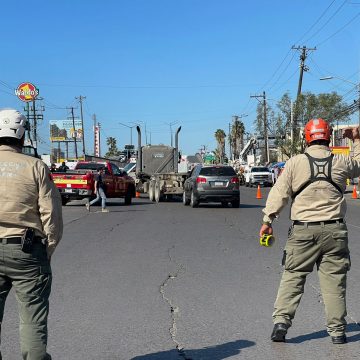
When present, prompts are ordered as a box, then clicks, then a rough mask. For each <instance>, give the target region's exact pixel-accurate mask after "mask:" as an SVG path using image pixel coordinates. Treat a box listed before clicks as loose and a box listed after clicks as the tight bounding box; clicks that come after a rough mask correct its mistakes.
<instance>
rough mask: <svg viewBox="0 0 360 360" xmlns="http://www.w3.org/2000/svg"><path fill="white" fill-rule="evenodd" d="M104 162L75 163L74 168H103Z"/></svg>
mask: <svg viewBox="0 0 360 360" xmlns="http://www.w3.org/2000/svg"><path fill="white" fill-rule="evenodd" d="M104 166H105V164H100V163H82V164H81V163H80V164H77V165H76V170H97V169H99V168H103V167H104Z"/></svg>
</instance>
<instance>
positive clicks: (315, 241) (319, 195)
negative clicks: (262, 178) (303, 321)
mask: <svg viewBox="0 0 360 360" xmlns="http://www.w3.org/2000/svg"><path fill="white" fill-rule="evenodd" d="M331 133H332V129H331V127H330V125H329V124H328V122H327V121H325V120H323V119H312V120H310V121H309V122H308V123H307V124H306V125H305V128H304V136H305V140H306V143H307V145H308V147H307V149H306V151H305V153H304V154H300V155H296V156H294V157H292V158H291V159H289V160H288V161H287V162H286V166H285V169H284V171H283V173H282V174H281V176H280V177H279V179H278V181H277V182H276V183H275V185H274V187H273V188H272V189H271V191H270V193H269V196H268V199H267V202H266V206H265V208H264V210H263V213H264V217H263V225H262V226H261V228H260V236H262V235H263V234H272V233H273V229H272V222H273V220H274V219H275V218H276V217H277V216H278V215H279V213H280V211H281V210H282V209H283V208H284V207H285V205H286V204H287V202H288V200H289V199H291V201H292V204H291V213H290V218H291V220H292V225H291V227H290V229H289V234H288V240H287V243H286V246H285V249H284V255H283V265H284V272H283V274H282V278H281V282H280V286H279V290H278V294H277V298H276V301H275V305H274V312H273V322H274V329H273V332H272V334H271V340H272V341H277V342H284V341H285V336H286V334H287V330H288V328H289V327H290V326H291V325H292V320H293V318H294V316H295V312H296V309H297V307H298V305H299V303H300V299H301V297H302V294H303V291H304V285H305V281H306V276H307V275H308V274H310V273H311V272H312V270H313V268H314V266H315V265H316V268H317V271H318V276H319V282H320V288H321V292H322V297H323V301H324V305H325V312H326V322H327V331H328V333H329V335H330V336H331V340H332V342H333V343H334V344H343V343H345V342H346V335H345V328H346V320H345V317H346V303H345V298H346V274H347V271H348V270H349V269H350V256H349V248H348V233H347V227H346V223H345V220H344V217H345V213H346V201H345V198H344V191H345V188H346V180H347V179H352V178H355V177H359V176H360V135H359V128H352V129H346V130H345V133H344V137H346V138H349V139H351V140H352V141H353V143H354V156H353V158H350V157H348V156H344V155H333V154H332V153H331V151H330V148H329V144H330V137H331Z"/></svg>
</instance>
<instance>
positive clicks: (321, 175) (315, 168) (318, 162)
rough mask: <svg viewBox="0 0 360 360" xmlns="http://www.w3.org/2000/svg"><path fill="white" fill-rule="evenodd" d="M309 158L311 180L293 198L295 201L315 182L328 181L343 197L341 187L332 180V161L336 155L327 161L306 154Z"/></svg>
mask: <svg viewBox="0 0 360 360" xmlns="http://www.w3.org/2000/svg"><path fill="white" fill-rule="evenodd" d="M305 155H306V156H307V158H308V160H309V163H310V171H311V175H310V179H309V180H308V181H307V182H306V183H305V184H304V185H302V186H301V187H300V188H299V189H298V190H297V191H296V192H295V193H294V194H293V196H292V199H293V201H294V200H295V198H296V196H298V195H299V194H300V193H301V192H302V191H303V190H304V189H305V188H307V187H308V186H309V185H310V184H312V183H314V182H315V181H326V182H328V183H329V184H331V185H333V186H334V187H335V188H336V189H337V190H338V191H339V192H340V194H341V196H343V191H342V190H341V188H340V186H339V185H338V184H336V183H335V182H334V181H333V179H332V178H331V168H332V161H333V157H334V154H331V155H330V156H328V157H327V158H325V159H318V158H314V157H312V156H310V155H309V154H308V153H305Z"/></svg>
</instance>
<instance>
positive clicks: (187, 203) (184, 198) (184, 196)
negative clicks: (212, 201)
mask: <svg viewBox="0 0 360 360" xmlns="http://www.w3.org/2000/svg"><path fill="white" fill-rule="evenodd" d="M183 204H184V205H185V206H187V205H189V204H190V199H187V198H186V193H185V190H184V192H183Z"/></svg>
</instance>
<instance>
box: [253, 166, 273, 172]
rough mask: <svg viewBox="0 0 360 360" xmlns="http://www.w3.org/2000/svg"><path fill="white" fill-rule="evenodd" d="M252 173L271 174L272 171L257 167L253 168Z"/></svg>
mask: <svg viewBox="0 0 360 360" xmlns="http://www.w3.org/2000/svg"><path fill="white" fill-rule="evenodd" d="M251 172H270V170H269V169H268V168H267V167H256V168H252V169H251Z"/></svg>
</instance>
